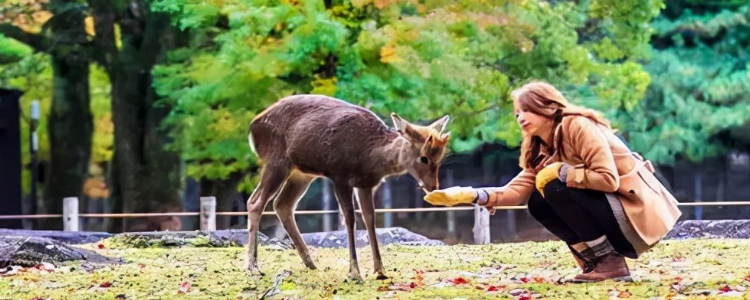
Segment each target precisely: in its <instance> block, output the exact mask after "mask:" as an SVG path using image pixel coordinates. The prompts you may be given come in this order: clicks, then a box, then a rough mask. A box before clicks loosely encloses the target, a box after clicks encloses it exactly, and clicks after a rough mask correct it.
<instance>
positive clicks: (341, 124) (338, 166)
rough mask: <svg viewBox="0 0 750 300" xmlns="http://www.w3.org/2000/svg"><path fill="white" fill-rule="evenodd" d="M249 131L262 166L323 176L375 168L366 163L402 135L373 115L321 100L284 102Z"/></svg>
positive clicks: (301, 98) (293, 98) (309, 98)
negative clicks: (280, 165)
mask: <svg viewBox="0 0 750 300" xmlns="http://www.w3.org/2000/svg"><path fill="white" fill-rule="evenodd" d="M250 129H251V134H252V135H253V140H254V144H255V145H254V146H255V149H256V151H257V154H258V156H259V157H260V158H261V159H262V160H264V161H269V160H286V161H288V162H289V163H291V164H293V165H294V166H295V167H297V168H298V169H300V170H302V171H305V172H310V173H317V174H320V175H328V174H331V173H350V174H353V173H358V172H363V171H365V170H362V169H365V168H367V164H370V163H371V162H370V161H367V159H364V160H363V159H362V158H363V157H366V156H367V155H368V153H369V152H370V151H371V150H372V149H373V148H376V147H379V146H382V145H384V144H385V143H387V142H388V141H389V140H390V139H392V138H394V137H395V136H396V135H397V134H396V133H395V132H393V131H391V130H390V129H389V128H388V126H387V125H386V124H385V123H384V122H383V121H382V120H380V118H378V117H377V116H376V115H375V114H373V113H372V112H371V111H369V110H367V109H365V108H363V107H360V106H357V105H353V104H351V103H348V102H345V101H342V100H338V99H335V98H331V97H326V96H320V95H295V96H289V97H286V98H282V99H281V100H279V101H278V102H276V103H274V104H273V105H272V106H270V107H269V108H268V109H266V111H264V112H263V113H262V114H261V115H259V116H258V117H257V118H256V119H255V120H254V121H253V123H252V125H251V127H250Z"/></svg>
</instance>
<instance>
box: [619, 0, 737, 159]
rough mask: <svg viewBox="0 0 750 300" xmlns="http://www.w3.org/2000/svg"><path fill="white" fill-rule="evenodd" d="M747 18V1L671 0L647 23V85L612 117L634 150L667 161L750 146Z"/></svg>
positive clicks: (701, 157)
mask: <svg viewBox="0 0 750 300" xmlns="http://www.w3.org/2000/svg"><path fill="white" fill-rule="evenodd" d="M748 17H750V6H749V5H745V4H744V3H741V2H737V1H735V2H732V1H727V2H721V3H720V4H719V5H716V3H714V2H710V3H705V2H696V1H676V2H673V3H670V6H669V7H668V8H667V9H666V10H665V13H664V14H662V15H661V16H659V17H658V18H657V19H656V20H655V21H654V22H653V28H654V29H655V32H654V34H653V38H652V39H653V42H652V45H653V48H654V51H653V56H652V57H651V58H650V59H649V60H648V61H647V62H646V63H645V69H646V70H647V71H648V72H649V73H650V74H651V77H652V78H653V80H652V84H651V85H650V86H649V89H648V92H647V93H646V97H645V99H644V100H643V101H642V102H641V103H640V104H639V105H637V106H635V107H633V109H631V110H622V111H621V112H620V113H619V115H618V118H619V119H620V122H621V124H627V126H625V127H624V129H625V133H626V134H627V135H628V139H629V140H630V142H631V145H632V146H633V148H634V149H636V150H638V151H641V152H643V153H644V154H645V156H647V157H648V158H649V159H652V160H653V161H655V162H659V163H664V164H669V165H671V164H673V163H674V162H675V160H676V159H677V158H685V159H687V160H689V161H693V162H699V161H701V160H703V159H704V158H710V157H714V156H716V155H719V154H722V153H725V152H726V150H729V149H732V148H747V147H748V145H750V138H749V137H748V135H747V133H746V132H748V130H747V129H748V127H750V105H748V101H747V99H746V95H747V93H748V92H750V80H748V78H750V77H749V76H748V70H747V69H746V64H747V58H746V56H747V45H748V44H750V35H748V34H747V32H748V29H750V27H749V26H748V25H747V24H746V20H747V18H748Z"/></svg>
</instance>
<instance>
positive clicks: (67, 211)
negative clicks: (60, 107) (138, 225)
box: [0, 197, 750, 244]
mask: <svg viewBox="0 0 750 300" xmlns="http://www.w3.org/2000/svg"><path fill="white" fill-rule="evenodd" d="M78 205H79V204H78V198H77V197H68V198H65V199H63V213H62V214H35V215H0V220H3V219H5V220H7V219H11V220H18V219H53V218H62V219H63V230H64V231H78V226H79V224H80V223H79V221H80V218H143V217H182V216H186V217H194V216H199V217H200V230H201V231H216V216H246V215H247V212H241V211H238V212H217V211H216V197H201V198H200V212H165V213H83V214H81V213H78V207H79V206H78ZM677 205H678V206H701V207H702V206H750V201H717V202H685V203H678V204H677ZM494 209H495V210H522V209H526V206H525V205H524V206H496V207H494ZM470 210H473V211H474V239H475V241H476V242H477V243H478V244H486V243H489V237H490V231H489V230H490V226H489V225H490V213H489V211H488V210H487V209H486V208H484V207H481V206H454V207H424V208H377V209H375V213H402V212H407V213H408V212H451V211H470ZM355 212H356V213H362V210H360V209H357V210H355ZM336 213H339V210H298V211H295V212H294V214H295V215H321V214H336ZM262 214H263V215H275V214H276V213H275V212H273V211H264V212H263V213H262Z"/></svg>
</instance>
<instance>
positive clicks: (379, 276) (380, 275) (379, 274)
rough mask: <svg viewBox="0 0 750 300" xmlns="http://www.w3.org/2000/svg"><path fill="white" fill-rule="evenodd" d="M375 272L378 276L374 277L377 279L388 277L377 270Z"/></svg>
mask: <svg viewBox="0 0 750 300" xmlns="http://www.w3.org/2000/svg"><path fill="white" fill-rule="evenodd" d="M377 274H378V277H375V279H377V280H386V279H388V276H385V274H383V273H381V272H378V273H377Z"/></svg>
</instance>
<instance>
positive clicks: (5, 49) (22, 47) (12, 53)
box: [0, 34, 32, 64]
mask: <svg viewBox="0 0 750 300" xmlns="http://www.w3.org/2000/svg"><path fill="white" fill-rule="evenodd" d="M31 53H32V49H31V47H29V46H27V45H26V44H24V43H21V42H19V41H16V40H14V39H10V38H7V37H5V36H4V35H2V34H0V64H8V63H14V62H18V61H20V60H21V59H23V58H24V57H26V56H29V55H31Z"/></svg>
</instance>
